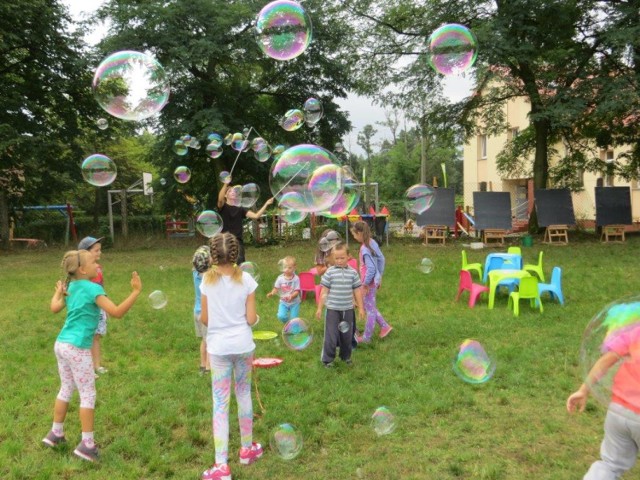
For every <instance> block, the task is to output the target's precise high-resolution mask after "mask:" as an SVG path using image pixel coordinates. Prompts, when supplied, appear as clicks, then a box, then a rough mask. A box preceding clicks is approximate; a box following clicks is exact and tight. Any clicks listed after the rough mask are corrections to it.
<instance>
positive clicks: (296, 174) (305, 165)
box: [273, 162, 309, 198]
mask: <svg viewBox="0 0 640 480" xmlns="http://www.w3.org/2000/svg"><path fill="white" fill-rule="evenodd" d="M308 166H309V162H307V163H305V164H304V165H302V167H300V170H298V171H297V172H296V173H295V174H294V175H293V176H292V177H291V178H290V179H289V180H288V181H287V183H285V184H284V185H283V186H282V188H281V189H280V190H278V191H277V192H276V193H274V194H273V198H275V197H277V196H278V195H279V194H280V193H281V192H282V191H283V190H284V189H285V188H287V185H289V184H290V183H291V182H292V181H293V179H294V178H296V177H297V176H298V174H299V173H300V172H302V170H304V169H305V168H307V167H308Z"/></svg>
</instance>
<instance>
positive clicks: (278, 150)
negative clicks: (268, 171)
mask: <svg viewBox="0 0 640 480" xmlns="http://www.w3.org/2000/svg"><path fill="white" fill-rule="evenodd" d="M284 151H285V146H284V145H276V146H275V147H273V152H272V153H273V158H274V159H275V160H278V159H279V158H280V155H282V152H284Z"/></svg>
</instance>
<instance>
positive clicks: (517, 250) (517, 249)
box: [507, 247, 522, 255]
mask: <svg viewBox="0 0 640 480" xmlns="http://www.w3.org/2000/svg"><path fill="white" fill-rule="evenodd" d="M507 253H513V254H515V255H522V250H521V249H520V247H509V248H508V249H507Z"/></svg>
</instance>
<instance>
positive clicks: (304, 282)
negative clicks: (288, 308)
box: [298, 272, 316, 300]
mask: <svg viewBox="0 0 640 480" xmlns="http://www.w3.org/2000/svg"><path fill="white" fill-rule="evenodd" d="M298 278H299V279H300V295H301V296H302V300H304V299H305V298H306V297H307V292H313V293H314V295H315V291H316V281H315V276H314V275H313V273H311V272H301V273H299V274H298Z"/></svg>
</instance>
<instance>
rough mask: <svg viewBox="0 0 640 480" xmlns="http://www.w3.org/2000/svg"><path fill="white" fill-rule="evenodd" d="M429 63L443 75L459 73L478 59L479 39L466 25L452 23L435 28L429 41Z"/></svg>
mask: <svg viewBox="0 0 640 480" xmlns="http://www.w3.org/2000/svg"><path fill="white" fill-rule="evenodd" d="M427 45H428V49H429V55H428V61H429V65H431V66H432V67H433V69H434V70H435V71H436V72H438V73H441V74H443V75H458V74H460V73H462V72H465V71H466V70H468V69H469V68H471V66H472V65H473V64H474V62H475V61H476V57H477V56H478V41H477V40H476V36H475V35H474V34H473V32H472V31H471V30H469V29H468V28H467V27H465V26H464V25H458V24H457V23H451V24H447V25H443V26H441V27H440V28H438V29H437V30H435V31H434V32H433V33H432V34H431V36H429V40H428V41H427Z"/></svg>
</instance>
